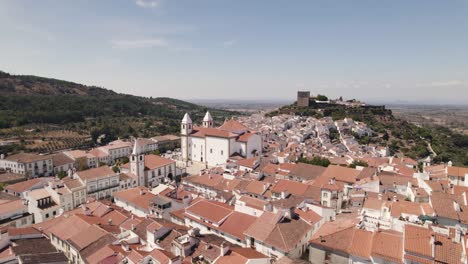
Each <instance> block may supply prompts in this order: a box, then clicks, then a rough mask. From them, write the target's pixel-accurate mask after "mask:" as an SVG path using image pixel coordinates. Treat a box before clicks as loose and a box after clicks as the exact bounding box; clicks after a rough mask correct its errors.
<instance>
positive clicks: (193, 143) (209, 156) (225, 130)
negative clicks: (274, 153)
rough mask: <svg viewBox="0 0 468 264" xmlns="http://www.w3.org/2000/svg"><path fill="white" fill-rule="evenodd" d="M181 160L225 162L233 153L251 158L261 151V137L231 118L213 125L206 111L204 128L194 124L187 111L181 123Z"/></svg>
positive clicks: (207, 162) (211, 162)
mask: <svg viewBox="0 0 468 264" xmlns="http://www.w3.org/2000/svg"><path fill="white" fill-rule="evenodd" d="M180 134H181V149H182V159H183V160H184V161H186V162H188V161H195V162H201V163H204V164H206V165H207V166H217V165H221V164H225V163H226V161H227V160H228V159H229V158H230V157H231V156H232V155H234V154H237V155H240V156H242V157H244V158H251V157H254V156H256V155H259V154H261V151H262V138H261V136H260V135H259V134H258V133H256V132H252V131H250V129H249V128H247V127H246V126H244V125H243V124H241V123H239V122H238V121H236V120H234V119H231V120H228V121H226V122H224V124H223V125H222V126H220V127H218V128H213V118H212V117H211V115H210V113H209V112H207V113H206V115H205V117H204V118H203V125H202V126H201V127H198V126H193V123H192V120H191V119H190V116H189V115H188V114H185V116H184V118H183V119H182V123H181V133H180Z"/></svg>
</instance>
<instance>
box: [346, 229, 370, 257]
mask: <svg viewBox="0 0 468 264" xmlns="http://www.w3.org/2000/svg"><path fill="white" fill-rule="evenodd" d="M373 236H374V234H373V233H372V232H370V231H366V230H362V229H355V230H354V235H353V240H352V242H351V245H350V247H349V249H348V251H349V253H350V254H352V255H353V256H358V257H361V258H363V259H370V256H371V250H372V248H373V243H372V242H373V241H372V240H373Z"/></svg>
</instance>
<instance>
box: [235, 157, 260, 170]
mask: <svg viewBox="0 0 468 264" xmlns="http://www.w3.org/2000/svg"><path fill="white" fill-rule="evenodd" d="M236 163H237V165H239V166H243V167H247V168H251V169H255V167H256V166H258V165H259V164H260V163H259V158H258V157H252V158H249V159H241V160H238V161H237V162H236Z"/></svg>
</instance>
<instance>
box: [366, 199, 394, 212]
mask: <svg viewBox="0 0 468 264" xmlns="http://www.w3.org/2000/svg"><path fill="white" fill-rule="evenodd" d="M391 203H392V202H390V201H387V200H385V199H383V198H382V199H379V198H372V197H368V198H367V199H366V200H365V201H364V205H363V206H362V208H363V209H373V210H378V211H380V210H381V209H382V207H383V206H386V207H390V206H391Z"/></svg>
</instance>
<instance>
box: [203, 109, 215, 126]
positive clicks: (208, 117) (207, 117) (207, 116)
mask: <svg viewBox="0 0 468 264" xmlns="http://www.w3.org/2000/svg"><path fill="white" fill-rule="evenodd" d="M203 127H213V117H211V114H210V112H209V111H207V112H206V114H205V117H204V118H203Z"/></svg>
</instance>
